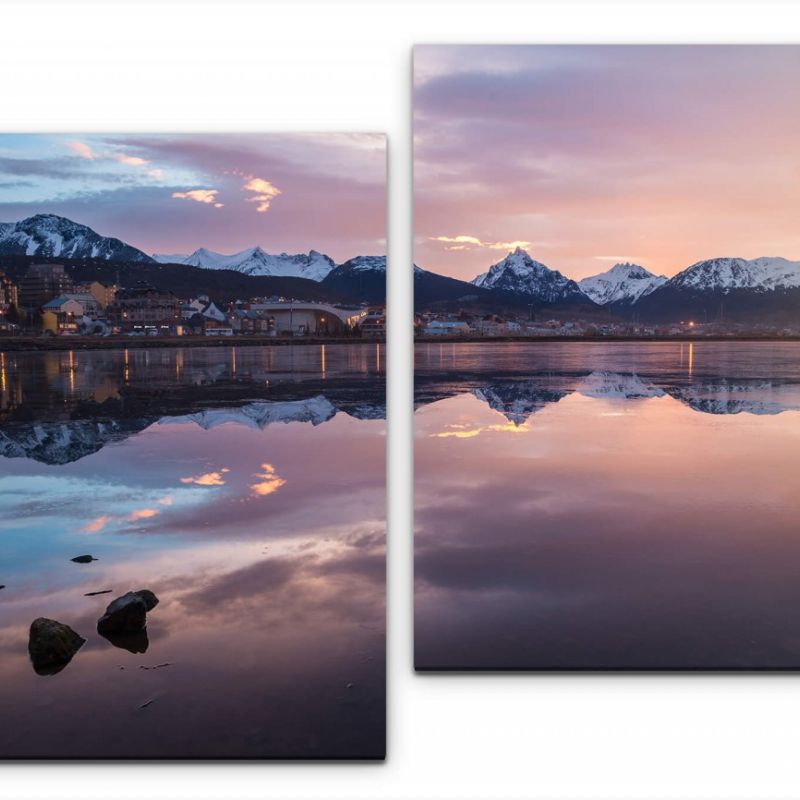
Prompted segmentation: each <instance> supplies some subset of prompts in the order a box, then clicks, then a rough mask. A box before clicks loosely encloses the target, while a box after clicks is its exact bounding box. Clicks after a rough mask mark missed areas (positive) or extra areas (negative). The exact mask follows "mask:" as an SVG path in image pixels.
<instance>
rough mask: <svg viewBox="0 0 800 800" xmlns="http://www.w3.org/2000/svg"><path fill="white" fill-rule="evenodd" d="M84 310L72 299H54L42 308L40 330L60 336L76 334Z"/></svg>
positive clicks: (65, 297)
mask: <svg viewBox="0 0 800 800" xmlns="http://www.w3.org/2000/svg"><path fill="white" fill-rule="evenodd" d="M83 317H84V308H83V305H81V303H80V302H79V301H78V300H76V299H75V298H74V297H67V296H63V297H56V298H54V299H53V300H51V301H50V302H48V303H45V304H44V305H43V306H42V330H44V331H47V332H49V333H52V334H53V335H54V336H61V335H63V334H67V333H76V332H77V330H78V325H79V324H80V322H81V321H82V320H83Z"/></svg>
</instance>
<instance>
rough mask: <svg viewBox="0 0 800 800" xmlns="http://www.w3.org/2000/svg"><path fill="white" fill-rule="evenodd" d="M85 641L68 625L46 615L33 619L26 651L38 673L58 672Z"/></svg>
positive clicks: (50, 673) (49, 673)
mask: <svg viewBox="0 0 800 800" xmlns="http://www.w3.org/2000/svg"><path fill="white" fill-rule="evenodd" d="M85 641H86V639H84V638H83V637H82V636H79V635H78V634H77V633H75V631H74V630H72V628H70V627H69V625H64V624H63V623H61V622H57V621H56V620H54V619H47V618H46V617H39V618H38V619H35V620H34V621H33V622H32V623H31V629H30V634H29V636H28V653H29V654H30V657H31V662H32V663H33V668H34V670H36V672H37V673H39V674H40V675H52V674H55V673H56V672H60V671H61V670H62V669H64V667H66V666H67V664H69V662H70V661H71V660H72V657H73V656H74V655H75V653H77V652H78V650H80V649H81V647H82V646H83V644H84V642H85Z"/></svg>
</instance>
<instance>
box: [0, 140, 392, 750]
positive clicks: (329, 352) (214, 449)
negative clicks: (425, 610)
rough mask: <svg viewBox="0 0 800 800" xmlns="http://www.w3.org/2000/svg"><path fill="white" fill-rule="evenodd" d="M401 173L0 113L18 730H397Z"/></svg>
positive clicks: (7, 710)
mask: <svg viewBox="0 0 800 800" xmlns="http://www.w3.org/2000/svg"><path fill="white" fill-rule="evenodd" d="M385 175H386V155H385V139H384V137H383V136H381V135H373V134H298V135H289V134H264V135H256V134H247V135H233V134H209V135H199V134H169V135H150V134H132V135H125V134H107V135H100V134H83V135H82V134H74V133H73V134H65V135H60V134H59V135H56V134H31V135H24V134H13V135H12V134H7V135H0V220H2V222H0V708H2V717H3V724H2V725H1V726H0V757H3V758H92V759H98V758H302V759H306V758H309V759H310V758H327V759H336V758H350V759H379V758H383V756H384V750H385V658H384V655H385V625H384V622H385V617H384V609H385V547H384V545H385V441H386V436H385V434H386V429H385V427H386V423H385V417H386V411H385V409H386V404H385V363H386V361H385V353H384V344H383V338H384V331H385V317H384V303H385V275H386V258H385V249H386V240H385V235H386V234H385V191H386V186H385V180H386V179H385Z"/></svg>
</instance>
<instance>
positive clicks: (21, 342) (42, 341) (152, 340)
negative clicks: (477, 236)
mask: <svg viewBox="0 0 800 800" xmlns="http://www.w3.org/2000/svg"><path fill="white" fill-rule="evenodd" d="M324 344H360V345H370V344H386V340H385V339H377V338H376V339H353V338H349V337H344V336H342V337H312V336H309V337H304V338H302V339H301V338H296V339H294V338H288V337H287V338H285V339H279V338H275V337H272V336H246V337H237V336H208V337H206V336H152V337H149V336H103V337H99V336H85V337H82V336H63V337H53V338H45V337H41V336H9V337H8V338H3V337H0V351H2V352H6V353H12V352H13V353H20V352H67V351H70V350H134V349H137V350H139V349H154V350H158V349H164V348H179V347H180V348H183V347H291V346H293V345H324Z"/></svg>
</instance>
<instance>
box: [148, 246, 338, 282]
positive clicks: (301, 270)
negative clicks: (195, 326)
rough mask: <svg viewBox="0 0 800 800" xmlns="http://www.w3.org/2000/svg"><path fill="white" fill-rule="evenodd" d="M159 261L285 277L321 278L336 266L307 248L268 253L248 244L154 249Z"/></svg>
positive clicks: (247, 273)
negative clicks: (228, 248) (224, 248)
mask: <svg viewBox="0 0 800 800" xmlns="http://www.w3.org/2000/svg"><path fill="white" fill-rule="evenodd" d="M153 258H154V259H155V260H156V261H158V262H159V263H160V264H187V265H189V266H192V267H203V268H204V269H232V270H235V271H236V272H241V273H243V274H244V275H274V276H278V277H283V278H288V277H293V278H308V279H309V280H312V281H321V280H322V279H323V278H325V277H326V276H327V275H328V273H329V272H330V271H331V270H332V269H333V268H334V267H335V266H336V264H335V263H334V261H333V259H332V258H331V257H330V256H326V255H325V254H323V253H318V252H317V251H316V250H310V251H309V252H308V253H307V254H304V253H297V254H295V255H290V254H288V253H281V254H280V255H270V254H269V253H267V252H265V251H264V250H263V249H262V248H261V247H258V246H256V247H249V248H247V249H246V250H242V251H240V252H238V253H233V255H229V256H228V255H224V254H222V253H215V252H214V251H212V250H207V249H206V248H205V247H200V248H198V249H197V250H195V251H194V252H193V253H192V254H191V255H188V256H187V255H180V254H177V255H169V254H163V253H154V254H153Z"/></svg>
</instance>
